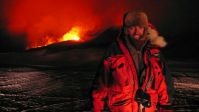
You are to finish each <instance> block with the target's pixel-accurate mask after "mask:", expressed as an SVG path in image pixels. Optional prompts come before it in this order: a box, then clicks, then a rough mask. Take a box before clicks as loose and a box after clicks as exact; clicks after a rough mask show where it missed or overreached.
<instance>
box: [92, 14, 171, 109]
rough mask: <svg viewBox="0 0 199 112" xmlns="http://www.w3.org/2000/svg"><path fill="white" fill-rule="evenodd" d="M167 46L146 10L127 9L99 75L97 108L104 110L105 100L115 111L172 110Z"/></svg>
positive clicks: (94, 91) (94, 94) (95, 97)
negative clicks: (163, 54) (163, 53)
mask: <svg viewBox="0 0 199 112" xmlns="http://www.w3.org/2000/svg"><path fill="white" fill-rule="evenodd" d="M165 46H166V42H165V41H164V39H163V37H160V36H158V33H157V31H156V30H155V29H154V27H152V25H151V24H149V22H148V18H147V15H146V14H145V13H144V12H142V11H133V12H128V13H126V14H125V15H124V18H123V28H122V32H121V34H120V35H119V37H117V39H116V42H114V43H113V44H112V45H111V46H110V47H109V48H108V50H107V52H106V54H105V57H104V59H103V62H102V63H101V65H100V67H99V70H98V72H97V75H96V77H95V80H94V84H93V89H92V98H93V111H94V112H101V111H103V110H104V105H105V104H107V105H108V108H109V110H110V111H111V112H154V111H163V110H170V109H169V107H170V106H171V103H172V94H173V85H172V81H171V76H170V74H168V71H167V69H166V66H165V63H164V60H163V59H162V57H161V54H160V48H162V47H165Z"/></svg>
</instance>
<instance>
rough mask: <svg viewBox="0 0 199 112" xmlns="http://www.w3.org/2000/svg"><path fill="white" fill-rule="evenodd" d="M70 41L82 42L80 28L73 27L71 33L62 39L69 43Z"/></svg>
mask: <svg viewBox="0 0 199 112" xmlns="http://www.w3.org/2000/svg"><path fill="white" fill-rule="evenodd" d="M68 40H74V41H79V40H80V36H79V28H78V27H73V28H72V29H71V30H70V31H69V32H67V33H66V34H64V36H63V37H62V41H68Z"/></svg>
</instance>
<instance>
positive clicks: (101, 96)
mask: <svg viewBox="0 0 199 112" xmlns="http://www.w3.org/2000/svg"><path fill="white" fill-rule="evenodd" d="M108 75H109V64H108V62H107V61H106V60H104V61H103V62H102V63H101V64H100V67H99V69H98V71H97V74H96V76H95V79H94V82H93V86H92V100H93V101H92V102H93V111H94V112H101V111H103V110H104V103H105V98H106V96H107V92H108V86H107V85H108Z"/></svg>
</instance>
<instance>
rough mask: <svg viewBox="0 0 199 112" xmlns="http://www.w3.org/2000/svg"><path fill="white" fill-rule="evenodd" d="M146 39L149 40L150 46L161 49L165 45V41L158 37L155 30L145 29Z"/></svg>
mask: <svg viewBox="0 0 199 112" xmlns="http://www.w3.org/2000/svg"><path fill="white" fill-rule="evenodd" d="M146 38H147V39H149V40H150V43H151V45H155V46H158V47H161V48H162V47H165V46H166V45H167V42H166V41H165V39H164V37H162V36H159V35H158V32H157V31H156V30H155V29H152V28H151V27H148V29H147V35H146Z"/></svg>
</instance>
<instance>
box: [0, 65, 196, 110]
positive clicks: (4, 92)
mask: <svg viewBox="0 0 199 112" xmlns="http://www.w3.org/2000/svg"><path fill="white" fill-rule="evenodd" d="M94 74H95V70H94V69H82V68H81V69H79V68H76V69H69V68H68V70H53V69H38V68H27V67H6V68H0V112H90V111H91V110H90V105H91V102H90V100H89V90H90V87H91V84H92V79H93V78H94ZM172 76H173V80H174V85H175V88H176V96H175V102H174V108H175V110H176V111H179V112H187V111H194V112H196V111H199V109H198V107H199V100H198V99H199V73H193V72H172Z"/></svg>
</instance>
